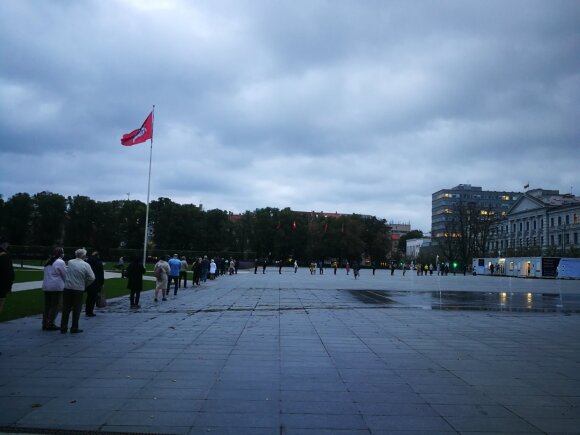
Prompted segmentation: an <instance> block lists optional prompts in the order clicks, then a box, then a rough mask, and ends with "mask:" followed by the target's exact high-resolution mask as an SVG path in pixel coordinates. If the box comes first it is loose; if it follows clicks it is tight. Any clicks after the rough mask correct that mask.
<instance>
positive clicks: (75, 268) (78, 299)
mask: <svg viewBox="0 0 580 435" xmlns="http://www.w3.org/2000/svg"><path fill="white" fill-rule="evenodd" d="M86 256H87V250H86V249H84V248H80V249H77V250H76V251H75V257H76V258H73V259H72V260H69V262H68V267H67V270H66V279H65V281H64V290H63V292H62V316H61V319H60V333H61V334H66V333H67V330H68V318H69V317H70V312H71V310H72V313H73V315H72V325H71V328H70V332H71V334H77V333H79V332H83V330H82V329H79V317H80V315H81V308H82V306H83V295H84V293H85V288H87V286H88V285H89V284H91V283H92V282H93V281H94V280H95V274H94V273H93V269H91V266H90V265H89V263H87V262H86V261H85V260H84V259H85V258H86Z"/></svg>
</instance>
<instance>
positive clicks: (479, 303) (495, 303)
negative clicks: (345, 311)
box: [348, 290, 580, 312]
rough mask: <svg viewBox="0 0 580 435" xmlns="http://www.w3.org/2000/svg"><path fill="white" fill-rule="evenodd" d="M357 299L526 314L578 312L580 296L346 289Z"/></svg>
mask: <svg viewBox="0 0 580 435" xmlns="http://www.w3.org/2000/svg"><path fill="white" fill-rule="evenodd" d="M348 292H349V293H350V294H351V295H352V296H353V297H354V298H356V299H357V300H359V301H361V302H363V303H365V304H372V305H385V306H388V307H398V308H401V307H410V308H423V309H432V310H484V311H485V310H489V311H527V312H556V311H562V312H580V295H559V294H551V293H510V292H497V293H493V292H471V291H453V292H450V291H441V292H439V291H429V292H427V291H425V292H418V291H409V292H403V291H389V290H348Z"/></svg>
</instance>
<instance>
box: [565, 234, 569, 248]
mask: <svg viewBox="0 0 580 435" xmlns="http://www.w3.org/2000/svg"><path fill="white" fill-rule="evenodd" d="M569 244H570V234H568V233H566V234H564V245H565V246H568V245H569Z"/></svg>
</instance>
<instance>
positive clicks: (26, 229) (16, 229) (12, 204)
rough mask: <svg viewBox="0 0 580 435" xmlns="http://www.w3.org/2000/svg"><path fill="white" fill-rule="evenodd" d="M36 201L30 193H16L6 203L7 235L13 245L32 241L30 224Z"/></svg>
mask: <svg viewBox="0 0 580 435" xmlns="http://www.w3.org/2000/svg"><path fill="white" fill-rule="evenodd" d="M33 211H34V203H33V201H32V198H31V197H30V195H29V194H28V193H16V194H14V195H13V196H12V197H10V198H9V199H8V201H6V204H5V205H4V212H5V221H4V226H5V229H6V236H7V237H8V239H9V240H10V243H11V244H12V245H26V244H28V242H29V241H30V224H31V221H32V213H33Z"/></svg>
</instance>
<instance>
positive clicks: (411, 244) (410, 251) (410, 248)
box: [405, 237, 431, 259]
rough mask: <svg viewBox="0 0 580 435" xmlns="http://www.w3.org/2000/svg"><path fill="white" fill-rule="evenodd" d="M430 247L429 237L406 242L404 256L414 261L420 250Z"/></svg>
mask: <svg viewBox="0 0 580 435" xmlns="http://www.w3.org/2000/svg"><path fill="white" fill-rule="evenodd" d="M427 246H431V237H421V238H418V239H409V240H407V249H406V252H405V255H406V256H407V258H408V259H415V258H417V257H418V256H419V253H420V252H421V248H423V247H427Z"/></svg>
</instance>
